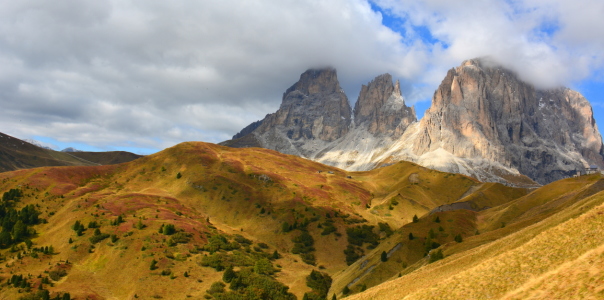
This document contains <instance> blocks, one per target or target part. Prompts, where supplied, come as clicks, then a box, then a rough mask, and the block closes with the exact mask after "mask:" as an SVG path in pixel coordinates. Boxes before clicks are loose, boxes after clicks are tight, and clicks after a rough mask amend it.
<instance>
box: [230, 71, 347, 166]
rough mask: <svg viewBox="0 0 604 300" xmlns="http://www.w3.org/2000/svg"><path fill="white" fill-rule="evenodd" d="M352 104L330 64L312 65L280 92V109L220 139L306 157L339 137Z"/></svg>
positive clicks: (234, 144) (343, 130) (345, 131)
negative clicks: (313, 67) (230, 138)
mask: <svg viewBox="0 0 604 300" xmlns="http://www.w3.org/2000/svg"><path fill="white" fill-rule="evenodd" d="M351 118H352V115H351V108H350V104H349V103H348V98H347V97H346V94H344V91H343V90H342V88H341V87H340V83H339V82H338V77H337V74H336V70H335V69H333V68H324V69H311V70H308V71H306V72H304V73H303V74H302V75H300V80H299V81H298V82H296V83H295V84H294V85H292V86H291V87H290V88H288V89H287V90H286V91H285V93H284V94H283V99H282V102H281V106H280V107H279V110H277V111H276V112H275V113H272V114H268V115H267V116H266V117H265V118H264V119H263V120H261V121H257V122H254V123H252V124H250V125H249V126H247V127H246V128H244V129H243V130H242V131H241V132H240V133H238V134H237V135H235V136H234V137H233V140H231V141H226V142H223V143H222V144H223V145H227V146H232V147H264V148H269V149H274V150H277V151H280V152H282V153H286V154H294V155H300V156H303V157H309V156H311V155H313V153H314V152H315V151H316V148H317V147H319V146H322V145H324V144H325V143H329V142H332V141H334V140H336V139H338V138H341V137H342V136H344V135H345V134H346V133H348V130H349V128H350V125H351Z"/></svg>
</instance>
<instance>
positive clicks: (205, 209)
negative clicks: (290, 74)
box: [0, 59, 604, 300]
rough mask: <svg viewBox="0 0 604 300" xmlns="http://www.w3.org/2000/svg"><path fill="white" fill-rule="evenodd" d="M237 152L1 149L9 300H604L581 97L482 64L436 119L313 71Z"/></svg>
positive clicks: (598, 205)
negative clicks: (352, 91) (353, 98)
mask: <svg viewBox="0 0 604 300" xmlns="http://www.w3.org/2000/svg"><path fill="white" fill-rule="evenodd" d="M224 144H227V145H229V146H231V147H226V146H222V145H216V144H210V143H203V142H184V143H181V144H178V145H175V146H173V147H170V148H167V149H164V150H162V151H160V152H157V153H154V154H151V155H147V156H142V157H139V156H136V155H134V154H131V153H127V152H124V153H122V152H118V153H94V152H59V151H53V150H50V149H44V148H41V147H39V146H36V145H34V144H31V143H28V142H25V141H22V140H19V139H16V138H14V137H11V136H9V135H5V134H0V167H1V168H3V169H0V195H1V196H2V198H1V200H0V226H1V227H2V229H1V230H0V298H2V299H23V300H28V299H218V300H222V299H225V300H226V299H287V300H293V299H306V300H308V299H310V300H319V299H343V298H347V299H560V298H564V299H579V298H581V299H602V298H603V297H604V285H602V281H603V280H604V234H602V228H604V175H602V174H601V173H598V172H596V173H592V174H583V175H582V176H572V177H571V178H563V177H568V176H569V175H573V174H574V172H575V169H577V170H581V169H582V168H584V167H585V166H587V165H590V164H595V165H598V166H600V165H601V159H602V154H601V153H602V150H601V149H602V141H601V137H600V135H599V133H598V131H597V127H596V126H595V121H594V120H593V116H592V114H591V107H590V105H589V103H588V102H587V100H585V98H583V97H582V96H581V95H580V94H578V93H577V92H574V91H571V90H569V89H563V88H560V89H554V90H547V91H543V90H538V89H535V88H534V87H532V86H531V85H529V84H527V83H524V82H522V81H520V80H519V79H518V78H517V77H516V76H515V75H513V74H511V73H509V71H507V70H505V69H503V68H501V67H499V66H497V65H496V64H492V63H489V62H488V61H486V60H484V59H480V60H469V61H466V62H464V63H463V64H462V66H460V67H457V68H455V69H452V70H450V71H449V72H448V74H447V76H446V77H445V79H444V80H443V83H442V84H441V86H440V87H439V89H438V90H437V91H436V92H435V94H434V97H433V103H432V107H431V108H430V109H429V110H428V111H427V112H426V114H425V116H424V117H423V118H422V119H421V120H417V117H416V113H415V109H414V108H413V107H409V106H407V104H406V103H405V101H404V99H403V97H402V95H401V91H400V84H399V83H398V82H393V79H392V76H390V75H388V74H384V75H380V76H378V77H376V78H375V79H374V80H373V81H371V82H370V83H368V84H367V85H366V86H363V87H362V89H361V92H360V95H359V97H358V100H357V102H356V103H355V105H354V108H352V107H351V106H350V105H349V101H348V99H347V97H346V95H345V94H344V93H343V91H342V89H341V88H340V86H339V83H338V80H337V76H336V71H335V70H334V69H331V68H327V69H320V70H309V71H307V72H305V73H303V74H302V76H301V78H300V81H299V82H297V83H296V84H294V85H293V86H292V87H291V88H289V89H287V90H286V92H285V93H284V96H283V103H282V105H281V108H280V109H279V110H278V111H277V112H276V113H274V114H269V115H267V117H266V118H265V119H263V120H261V121H258V122H255V123H253V124H251V125H250V126H248V127H246V128H244V129H243V130H242V131H241V132H240V133H238V134H237V135H236V136H235V137H234V139H233V140H230V141H227V142H225V143H224ZM233 146H237V147H233ZM258 146H263V147H258ZM268 146H271V147H273V148H276V149H275V150H277V151H275V150H273V149H266V148H268ZM287 152H291V153H292V154H294V155H291V154H286V153H287ZM307 158H312V160H311V159H307ZM325 163H328V164H325ZM437 168H438V169H450V170H451V171H452V172H443V171H439V170H436V169H437ZM460 173H462V174H460ZM558 177H560V178H563V179H559V180H555V179H556V178H558ZM478 178H482V179H484V180H479V179H478ZM550 181H551V182H550ZM548 182H549V183H548ZM502 183H503V184H502ZM538 183H540V184H544V185H543V186H541V185H540V184H538Z"/></svg>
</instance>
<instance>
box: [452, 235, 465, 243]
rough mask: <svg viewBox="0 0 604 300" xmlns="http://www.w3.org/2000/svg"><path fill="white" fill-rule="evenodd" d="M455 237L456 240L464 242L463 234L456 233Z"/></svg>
mask: <svg viewBox="0 0 604 300" xmlns="http://www.w3.org/2000/svg"><path fill="white" fill-rule="evenodd" d="M454 239H455V241H456V242H458V243H461V242H463V238H462V237H461V234H458V235H456V236H455V238H454Z"/></svg>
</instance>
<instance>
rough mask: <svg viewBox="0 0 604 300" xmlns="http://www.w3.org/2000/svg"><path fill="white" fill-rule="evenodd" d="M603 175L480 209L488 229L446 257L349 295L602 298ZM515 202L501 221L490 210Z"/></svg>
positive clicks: (447, 250) (450, 247) (449, 247)
mask: <svg viewBox="0 0 604 300" xmlns="http://www.w3.org/2000/svg"><path fill="white" fill-rule="evenodd" d="M601 183H602V179H601V177H600V175H591V176H583V177H580V178H572V179H566V180H561V181H558V182H554V183H552V184H550V185H548V186H545V187H542V188H541V189H538V190H536V191H534V192H533V193H531V194H529V195H527V196H525V197H522V198H519V199H516V200H514V201H511V202H510V203H508V204H505V205H501V206H500V207H494V208H492V209H489V210H486V211H484V212H480V213H478V215H477V218H476V224H477V225H478V227H482V228H486V229H487V230H489V231H486V232H483V233H481V234H480V235H475V236H471V237H466V238H464V240H463V242H462V243H456V242H450V243H446V244H444V245H443V246H441V248H439V249H442V251H443V253H444V255H445V258H444V259H443V260H440V261H436V262H433V263H431V264H428V261H427V258H424V259H423V260H420V261H418V263H416V265H414V266H412V268H411V269H413V271H412V272H403V274H402V277H401V278H397V277H396V276H395V277H394V278H393V280H391V281H388V282H385V283H383V284H381V285H379V286H376V287H374V288H372V289H369V290H367V291H365V292H363V293H360V294H357V295H354V296H351V297H350V298H349V299H487V298H490V299H508V298H509V299H525V298H527V297H533V298H535V299H551V298H564V299H571V298H587V299H600V298H602V296H603V292H602V284H601V282H602V271H601V269H598V268H597V267H595V266H597V265H601V264H602V259H601V253H602V248H603V245H604V227H603V225H604V224H603V223H604V206H602V203H603V202H604V192H601V187H600V185H601ZM556 191H558V193H556ZM513 205H516V207H517V210H518V212H517V213H516V214H514V215H515V216H517V217H515V218H509V219H507V220H508V221H509V223H507V224H503V225H505V227H503V228H501V226H502V224H499V228H496V229H495V227H496V226H495V225H496V223H498V222H499V220H501V219H499V218H492V217H491V216H492V215H497V214H500V213H501V212H502V211H505V210H506V209H509V207H512V206H513ZM521 216H522V217H521ZM433 252H434V250H433ZM433 252H432V253H433ZM432 253H431V254H432ZM592 263H593V264H592ZM567 272H569V273H567ZM567 275H568V276H567ZM334 292H339V291H337V290H334Z"/></svg>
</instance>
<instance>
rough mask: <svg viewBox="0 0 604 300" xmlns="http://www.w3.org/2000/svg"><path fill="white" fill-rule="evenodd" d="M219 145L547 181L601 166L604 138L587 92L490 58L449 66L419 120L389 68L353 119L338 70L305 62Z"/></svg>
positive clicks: (367, 89) (520, 181) (355, 164)
mask: <svg viewBox="0 0 604 300" xmlns="http://www.w3.org/2000/svg"><path fill="white" fill-rule="evenodd" d="M223 144H224V145H228V146H234V147H250V146H256V147H265V148H270V149H274V150H277V151H280V152H283V153H288V154H296V155H301V156H304V157H307V158H310V159H313V160H316V161H319V162H321V163H325V164H329V165H333V166H336V167H339V168H343V169H347V170H369V169H372V168H376V167H378V166H380V165H384V164H387V163H391V162H394V161H398V160H408V161H413V162H416V163H418V164H420V165H423V166H426V167H430V168H434V169H438V170H442V171H447V172H455V173H462V174H465V175H469V176H473V177H476V178H478V179H480V180H483V181H496V182H507V183H513V184H517V185H530V184H534V182H533V181H531V179H532V180H534V181H536V182H539V183H542V184H544V183H549V182H552V181H554V180H558V179H561V178H565V177H568V176H571V175H573V174H574V173H575V172H576V170H583V169H584V168H585V167H587V166H589V165H597V166H599V167H601V168H604V159H603V153H604V150H603V146H602V137H601V135H600V133H599V132H598V129H597V127H596V125H595V120H594V118H593V112H592V108H591V106H590V104H589V102H588V101H587V100H586V99H585V98H584V97H583V96H581V94H579V93H578V92H575V91H572V90H569V89H566V88H559V89H552V90H537V89H535V88H534V87H533V86H532V85H530V84H528V83H526V82H523V81H521V80H519V79H518V78H517V77H516V75H515V74H514V73H513V72H511V71H509V70H506V69H504V68H503V67H501V66H498V65H496V64H495V63H493V62H491V61H489V60H486V59H473V60H467V61H465V62H463V63H462V64H461V66H459V67H457V68H454V69H451V70H449V71H448V73H447V75H446V76H445V78H444V79H443V81H442V83H441V84H440V86H439V87H438V89H437V90H436V91H435V93H434V96H433V98H432V106H431V107H430V109H429V110H427V111H426V114H425V116H424V118H423V119H422V120H421V121H420V122H417V119H416V117H415V111H414V109H413V108H409V107H407V106H406V105H405V102H404V99H403V97H402V96H401V92H400V87H399V83H398V82H396V84H393V82H392V76H390V75H389V74H384V75H380V76H378V77H376V78H375V79H374V80H372V81H371V82H370V83H369V84H367V85H364V86H363V87H362V88H361V92H360V94H359V97H358V100H357V102H356V104H355V108H354V122H351V111H350V107H349V105H348V100H347V99H346V96H345V95H344V93H343V92H342V90H341V89H340V85H339V83H338V81H337V77H336V73H335V70H333V69H322V70H309V71H307V72H305V73H304V74H302V76H301V77H300V81H298V82H297V83H296V84H294V85H293V86H292V87H290V88H289V89H287V91H286V92H285V94H284V95H283V103H282V104H281V107H280V108H279V110H278V111H277V112H276V113H274V114H269V115H267V117H266V118H265V119H264V120H262V121H259V122H258V123H255V124H252V125H250V126H248V127H246V128H245V129H244V130H242V132H241V133H240V134H238V135H236V136H235V137H234V139H233V140H231V141H227V142H224V143H223ZM527 177H528V178H527ZM529 178H530V179H529Z"/></svg>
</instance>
